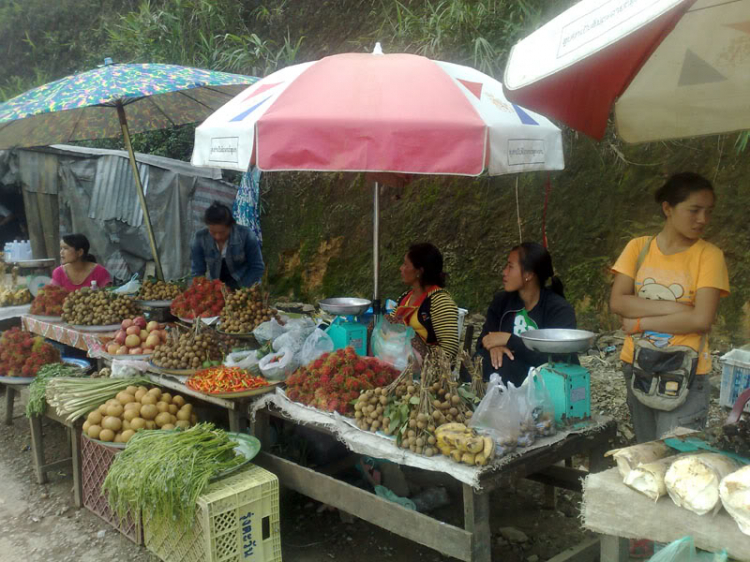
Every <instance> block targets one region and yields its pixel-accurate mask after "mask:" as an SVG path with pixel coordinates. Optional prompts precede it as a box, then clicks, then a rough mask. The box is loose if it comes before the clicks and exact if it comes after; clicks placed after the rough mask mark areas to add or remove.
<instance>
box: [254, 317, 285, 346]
mask: <svg viewBox="0 0 750 562" xmlns="http://www.w3.org/2000/svg"><path fill="white" fill-rule="evenodd" d="M284 332H286V329H285V328H284V326H282V325H281V324H279V323H278V322H277V321H276V318H271V320H269V321H268V322H263V323H262V324H260V325H258V327H257V328H255V329H254V330H253V336H255V339H256V340H258V342H259V343H261V344H263V343H266V342H267V341H273V340H275V339H276V338H278V337H279V336H280V335H281V334H283V333H284Z"/></svg>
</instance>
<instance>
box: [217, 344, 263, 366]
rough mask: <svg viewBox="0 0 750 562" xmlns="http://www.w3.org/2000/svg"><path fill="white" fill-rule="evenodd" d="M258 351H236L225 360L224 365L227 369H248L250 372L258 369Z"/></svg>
mask: <svg viewBox="0 0 750 562" xmlns="http://www.w3.org/2000/svg"><path fill="white" fill-rule="evenodd" d="M256 351H257V350H255V349H248V350H245V351H235V352H234V353H230V354H229V355H227V356H226V358H225V359H224V365H225V366H227V367H238V368H240V369H247V370H248V371H249V370H251V369H253V368H257V367H258V363H260V359H258V356H257V353H256Z"/></svg>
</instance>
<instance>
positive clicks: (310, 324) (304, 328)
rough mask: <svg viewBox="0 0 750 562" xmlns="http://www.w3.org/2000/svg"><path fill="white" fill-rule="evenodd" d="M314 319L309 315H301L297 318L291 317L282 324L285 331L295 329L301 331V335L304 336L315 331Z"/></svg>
mask: <svg viewBox="0 0 750 562" xmlns="http://www.w3.org/2000/svg"><path fill="white" fill-rule="evenodd" d="M317 327H318V326H317V324H316V323H315V320H313V319H312V318H310V317H309V316H301V317H299V318H291V319H289V320H287V322H286V323H285V324H284V329H285V330H286V331H287V332H291V331H297V332H302V335H303V336H304V337H305V338H306V337H307V336H309V335H310V334H312V333H313V332H314V331H315V328H317Z"/></svg>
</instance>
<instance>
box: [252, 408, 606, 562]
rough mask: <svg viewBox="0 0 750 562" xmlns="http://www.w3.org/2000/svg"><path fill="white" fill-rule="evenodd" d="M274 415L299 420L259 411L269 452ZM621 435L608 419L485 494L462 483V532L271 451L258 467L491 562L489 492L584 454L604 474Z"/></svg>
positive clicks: (487, 477)
mask: <svg viewBox="0 0 750 562" xmlns="http://www.w3.org/2000/svg"><path fill="white" fill-rule="evenodd" d="M271 416H274V417H280V418H282V419H285V420H287V421H290V422H292V423H294V420H291V419H289V418H288V417H286V416H283V415H281V414H280V413H279V412H277V411H275V410H273V409H270V408H266V409H263V410H259V411H257V412H256V415H255V422H254V425H253V433H254V434H255V436H256V437H258V439H260V441H261V443H262V444H263V449H264V450H265V451H268V450H270V439H269V420H270V417H271ZM305 427H306V428H309V429H314V430H318V431H321V432H322V433H328V432H327V431H325V430H321V429H320V428H319V427H316V426H315V425H313V424H306V425H305ZM616 431H617V427H616V424H615V423H614V421H612V420H609V419H608V420H606V421H605V422H604V423H602V424H600V425H597V426H596V427H595V428H592V429H591V430H590V431H586V432H583V433H576V434H571V435H569V436H567V437H566V438H564V439H562V440H560V441H558V442H556V443H553V444H551V445H549V446H546V447H542V448H539V449H535V450H532V451H529V452H527V453H525V454H523V455H519V456H517V457H516V458H514V459H513V460H511V461H510V462H507V463H506V464H504V465H503V466H502V467H501V468H500V469H499V470H496V471H490V470H487V471H485V472H484V473H483V474H482V475H481V477H480V487H481V489H475V488H473V487H472V486H470V485H468V484H463V483H461V485H462V488H463V508H464V525H463V528H461V527H456V526H453V525H450V524H448V523H444V522H442V521H438V520H437V519H434V518H432V517H430V516H429V515H425V514H422V513H418V512H416V511H411V510H409V509H406V508H404V507H402V506H400V505H399V504H396V503H393V502H390V501H387V500H385V499H382V498H380V497H378V496H377V495H375V494H372V493H370V492H368V491H366V490H362V489H360V488H357V487H355V486H352V485H350V484H347V483H346V482H342V481H340V480H336V479H334V478H331V477H330V476H327V475H325V474H322V473H320V472H316V471H315V470H312V469H309V468H305V467H303V466H300V465H298V464H295V463H293V462H291V461H288V460H285V459H283V458H280V457H277V456H275V455H272V454H270V453H267V452H262V453H260V454H259V455H258V456H257V457H256V459H255V460H254V462H255V463H256V464H258V465H259V466H261V467H263V468H265V469H267V470H270V471H271V472H273V473H274V474H276V475H277V476H278V477H279V482H280V483H281V484H282V485H284V486H286V487H288V488H291V489H292V490H295V491H297V492H299V493H301V494H303V495H305V496H308V497H310V498H312V499H315V500H318V501H320V502H323V503H325V504H327V505H330V506H333V507H336V508H338V509H340V510H342V511H344V512H347V513H350V514H352V515H354V516H356V517H359V518H361V519H364V520H365V521H369V522H370V523H373V524H374V525H377V526H378V527H382V528H383V529H386V530H388V531H391V532H392V533H395V534H397V535H400V536H402V537H405V538H407V539H409V540H412V541H415V542H418V543H420V544H423V545H425V546H429V547H430V548H434V549H435V550H437V551H439V552H441V553H443V554H445V555H448V556H452V557H455V558H458V559H459V560H465V561H467V562H490V560H491V533H490V492H492V491H493V490H495V489H498V488H502V487H506V486H509V485H511V483H512V482H513V481H514V480H515V479H517V478H522V477H526V476H530V475H533V474H535V473H538V472H540V471H543V469H545V468H546V467H550V466H551V465H554V464H555V463H557V462H559V461H562V460H565V459H569V458H570V457H572V456H574V455H579V454H585V455H589V457H590V459H591V461H590V466H591V470H592V471H595V470H601V469H603V468H605V467H606V464H605V463H606V461H605V460H604V453H605V452H606V451H607V450H608V449H609V448H610V441H611V440H612V439H614V437H615V436H616ZM556 468H562V467H556Z"/></svg>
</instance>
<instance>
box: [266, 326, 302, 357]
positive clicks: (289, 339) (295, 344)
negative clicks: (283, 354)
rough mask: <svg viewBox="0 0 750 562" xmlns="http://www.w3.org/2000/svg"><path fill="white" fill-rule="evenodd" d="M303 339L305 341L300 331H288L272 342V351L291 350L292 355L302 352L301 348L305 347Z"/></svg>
mask: <svg viewBox="0 0 750 562" xmlns="http://www.w3.org/2000/svg"><path fill="white" fill-rule="evenodd" d="M305 339H307V336H306V335H305V334H303V333H302V332H301V331H300V330H290V331H288V332H284V333H283V334H281V335H280V336H279V337H278V338H276V339H275V340H273V343H272V344H271V347H272V348H273V350H274V351H280V350H282V349H284V348H287V349H291V350H292V351H293V352H294V353H299V352H300V351H302V346H303V345H305Z"/></svg>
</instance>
